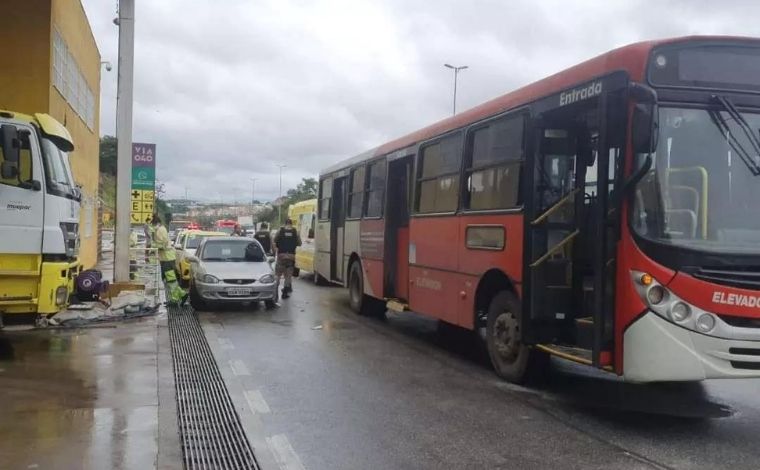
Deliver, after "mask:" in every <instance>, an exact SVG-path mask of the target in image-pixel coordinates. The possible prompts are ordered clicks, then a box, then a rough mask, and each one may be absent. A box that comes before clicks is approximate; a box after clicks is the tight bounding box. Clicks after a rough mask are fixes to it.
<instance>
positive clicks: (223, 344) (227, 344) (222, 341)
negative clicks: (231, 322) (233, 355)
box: [217, 337, 235, 349]
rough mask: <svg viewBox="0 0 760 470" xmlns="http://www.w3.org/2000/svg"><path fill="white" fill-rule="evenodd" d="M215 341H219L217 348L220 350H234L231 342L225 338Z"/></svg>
mask: <svg viewBox="0 0 760 470" xmlns="http://www.w3.org/2000/svg"><path fill="white" fill-rule="evenodd" d="M217 341H219V347H220V348H222V349H235V345H234V344H232V341H230V340H229V339H227V338H221V337H220V338H217Z"/></svg>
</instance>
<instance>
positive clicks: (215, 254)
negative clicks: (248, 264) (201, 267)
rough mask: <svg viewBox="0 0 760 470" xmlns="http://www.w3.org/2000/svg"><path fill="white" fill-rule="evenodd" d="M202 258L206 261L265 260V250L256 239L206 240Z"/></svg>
mask: <svg viewBox="0 0 760 470" xmlns="http://www.w3.org/2000/svg"><path fill="white" fill-rule="evenodd" d="M201 259H202V260H204V261H233V262H234V261H265V260H266V256H265V255H264V250H263V249H262V248H261V245H259V243H258V242H256V241H251V240H215V241H209V242H206V245H204V247H203V254H202V256H201Z"/></svg>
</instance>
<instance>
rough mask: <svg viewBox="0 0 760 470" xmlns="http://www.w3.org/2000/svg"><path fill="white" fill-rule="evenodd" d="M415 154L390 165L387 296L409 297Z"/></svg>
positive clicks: (387, 224)
mask: <svg viewBox="0 0 760 470" xmlns="http://www.w3.org/2000/svg"><path fill="white" fill-rule="evenodd" d="M413 163H414V156H413V155H409V156H406V157H403V158H401V159H398V160H394V161H391V162H390V163H389V165H388V188H389V190H388V191H387V192H386V194H387V195H388V210H387V211H386V219H385V221H386V222H385V240H386V242H385V259H386V263H385V266H386V268H385V286H386V287H385V296H386V297H389V298H396V299H401V300H405V301H408V300H409V209H410V207H411V202H410V200H411V199H410V198H411V194H412V191H411V186H410V185H411V184H412V181H413V178H412V171H413Z"/></svg>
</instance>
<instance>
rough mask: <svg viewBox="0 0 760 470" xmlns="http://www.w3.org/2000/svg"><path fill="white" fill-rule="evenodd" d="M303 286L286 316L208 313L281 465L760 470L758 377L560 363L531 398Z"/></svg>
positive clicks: (247, 407) (423, 339)
mask: <svg viewBox="0 0 760 470" xmlns="http://www.w3.org/2000/svg"><path fill="white" fill-rule="evenodd" d="M294 288H295V293H294V295H293V297H292V298H290V299H288V300H284V301H282V302H281V303H282V306H281V307H280V308H279V309H277V310H274V311H267V310H265V309H264V308H263V307H262V308H252V307H247V308H239V309H234V310H224V311H215V312H210V313H202V314H201V319H202V323H203V325H204V329H205V330H206V331H207V336H208V337H209V340H210V342H211V343H212V349H214V351H215V354H216V355H217V361H218V362H219V363H220V367H222V369H224V371H226V376H227V380H228V382H234V383H231V384H230V385H231V389H239V390H241V391H242V392H243V394H241V395H238V396H235V394H234V393H233V398H234V399H235V400H236V405H237V406H238V408H239V409H240V410H242V412H246V413H249V414H250V416H253V417H254V418H253V419H249V418H245V417H244V420H245V421H246V422H247V423H248V425H249V434H250V435H251V439H252V441H254V445H255V446H257V447H258V449H259V451H260V452H261V454H262V457H265V456H264V454H267V455H268V456H269V457H271V456H274V460H275V461H277V462H278V463H279V466H280V467H281V468H287V469H300V468H307V469H407V468H409V469H412V468H414V469H418V468H420V469H421V468H435V469H439V468H456V469H460V468H521V469H527V468H562V469H570V468H578V469H591V468H599V469H602V468H604V469H609V468H626V469H628V468H679V469H681V468H683V469H716V468H727V469H728V468H730V469H757V468H760V445H759V444H760V380H755V381H752V380H737V381H725V382H715V381H712V382H705V383H703V384H659V385H631V384H625V383H623V382H621V381H619V380H617V379H616V378H614V377H612V376H610V375H608V374H605V373H596V372H594V371H591V370H588V369H586V368H583V367H578V366H575V365H573V364H569V363H566V362H562V361H555V362H553V364H552V370H551V373H550V375H549V377H548V379H547V380H546V383H544V384H542V385H540V386H533V387H531V388H525V387H520V386H515V385H511V384H508V383H505V382H503V381H501V380H499V379H498V378H496V376H495V375H494V374H493V373H492V371H491V370H490V369H489V368H488V366H487V364H486V363H485V362H484V361H483V360H482V358H481V357H480V356H479V355H478V354H477V353H475V352H473V348H472V345H471V342H470V337H469V336H468V335H467V334H463V333H462V332H461V331H459V330H456V329H452V328H441V327H439V326H438V325H437V322H435V321H432V320H430V319H427V318H424V317H421V316H418V315H415V314H411V313H405V314H401V315H392V316H390V317H389V318H388V319H387V320H385V321H382V320H378V319H373V318H365V317H360V316H357V315H355V314H354V313H352V312H351V311H350V309H349V308H348V305H347V293H346V291H345V290H344V289H342V288H339V287H315V286H313V285H312V283H311V282H309V281H308V280H307V279H303V280H299V281H298V282H296V283H295V285H294ZM243 397H245V398H243ZM264 442H266V448H265V449H262V446H263V443H264ZM264 460H266V457H265V458H264Z"/></svg>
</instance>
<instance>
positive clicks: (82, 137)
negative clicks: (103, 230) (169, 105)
mask: <svg viewBox="0 0 760 470" xmlns="http://www.w3.org/2000/svg"><path fill="white" fill-rule="evenodd" d="M48 1H51V0H48ZM49 24H50V31H51V33H50V41H49V42H50V43H49V47H50V48H51V50H52V47H53V45H52V44H53V43H52V41H53V39H52V38H53V34H52V31H53V28H56V29H57V30H58V32H59V33H60V34H61V37H62V38H63V40H64V41H65V42H66V46H67V47H68V49H69V52H71V55H72V56H74V58H75V59H76V62H77V64H78V65H79V70H81V72H82V75H83V76H84V78H85V81H86V82H87V84H88V85H89V87H90V90H92V92H93V95H94V96H95V120H94V129H90V128H89V127H87V124H86V123H85V121H83V120H82V118H81V117H80V116H79V115H78V114H77V113H76V111H74V109H73V108H72V107H71V106H70V105H69V104H68V103H67V102H66V100H65V99H64V97H63V95H62V94H61V93H60V92H59V91H58V89H57V88H55V87H54V86H53V82H52V81H49V82H48V86H47V88H46V90H47V93H48V96H49V99H50V107H49V112H50V114H51V115H52V116H53V117H55V118H56V119H58V120H59V121H61V122H63V123H65V125H66V128H67V129H68V130H69V132H70V133H71V137H72V138H73V139H74V146H75V149H74V152H72V153H71V154H70V155H69V158H70V160H71V169H72V171H73V173H74V180H75V181H76V183H77V184H79V185H81V187H82V209H81V215H80V221H79V222H80V223H79V236H80V240H81V245H80V251H79V255H80V258H81V261H82V264H83V265H84V267H85V268H91V267H93V266H95V263H97V260H98V222H99V220H98V200H99V198H98V196H99V191H98V185H99V181H100V164H99V161H100V158H99V152H100V137H99V136H100V129H99V122H100V52H99V51H98V46H97V44H96V43H95V37H94V36H93V34H92V30H91V29H90V24H89V21H88V20H87V16H86V15H85V12H84V8H83V7H82V4H81V2H80V0H52V15H51V21H50V23H49ZM52 60H53V59H52V56H50V59H49V65H48V70H52V66H53V63H52Z"/></svg>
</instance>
